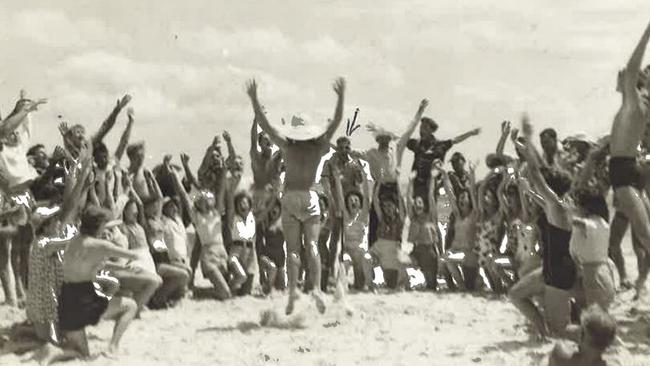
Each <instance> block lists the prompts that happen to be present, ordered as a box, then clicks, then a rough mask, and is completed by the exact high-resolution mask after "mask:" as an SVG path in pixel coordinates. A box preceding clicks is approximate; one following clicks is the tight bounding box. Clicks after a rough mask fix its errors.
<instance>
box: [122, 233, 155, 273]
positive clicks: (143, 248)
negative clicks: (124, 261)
mask: <svg viewBox="0 0 650 366" xmlns="http://www.w3.org/2000/svg"><path fill="white" fill-rule="evenodd" d="M122 229H123V232H124V234H125V235H126V237H127V238H128V239H129V250H130V251H132V252H134V253H136V254H137V255H138V259H135V260H131V261H129V263H130V264H132V265H134V266H136V267H138V268H140V269H142V270H144V271H148V272H153V273H156V264H155V263H154V261H153V257H152V256H151V253H150V252H149V245H147V236H146V234H145V232H144V229H143V228H142V226H140V224H137V223H133V224H124V225H122Z"/></svg>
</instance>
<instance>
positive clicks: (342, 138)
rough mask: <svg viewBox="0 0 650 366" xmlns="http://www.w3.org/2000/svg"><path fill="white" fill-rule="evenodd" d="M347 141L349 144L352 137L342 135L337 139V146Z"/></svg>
mask: <svg viewBox="0 0 650 366" xmlns="http://www.w3.org/2000/svg"><path fill="white" fill-rule="evenodd" d="M346 142H347V143H348V144H349V143H350V139H349V138H347V137H346V136H341V137H339V138H337V139H336V146H338V145H340V144H342V143H346Z"/></svg>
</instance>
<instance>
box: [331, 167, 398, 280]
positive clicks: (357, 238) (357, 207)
mask: <svg viewBox="0 0 650 366" xmlns="http://www.w3.org/2000/svg"><path fill="white" fill-rule="evenodd" d="M331 168H332V174H333V176H334V177H333V178H334V182H335V185H336V187H335V189H336V191H337V194H336V197H338V200H339V201H340V202H339V204H338V206H339V207H341V208H342V210H343V251H344V252H345V253H347V254H348V255H349V256H350V258H352V266H353V270H354V285H355V286H354V287H355V288H356V289H359V290H362V291H368V290H369V289H370V288H371V287H372V257H371V256H370V254H369V253H368V219H369V212H370V211H369V204H370V202H369V197H368V196H369V194H368V177H367V176H366V172H365V171H364V170H362V174H363V177H362V182H363V183H362V186H363V194H362V193H359V192H357V191H351V192H349V193H348V194H347V195H345V197H344V196H343V187H342V185H341V175H340V172H339V170H338V167H337V166H336V164H332V165H331ZM400 234H401V233H400ZM335 268H336V267H335Z"/></svg>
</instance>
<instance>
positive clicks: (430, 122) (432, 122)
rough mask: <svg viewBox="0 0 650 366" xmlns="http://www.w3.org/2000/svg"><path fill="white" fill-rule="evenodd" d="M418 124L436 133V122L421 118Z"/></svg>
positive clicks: (431, 119)
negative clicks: (426, 126) (425, 125)
mask: <svg viewBox="0 0 650 366" xmlns="http://www.w3.org/2000/svg"><path fill="white" fill-rule="evenodd" d="M420 123H423V124H427V125H429V127H431V130H433V132H436V131H438V124H437V123H436V121H434V120H433V118H429V117H422V118H421V119H420Z"/></svg>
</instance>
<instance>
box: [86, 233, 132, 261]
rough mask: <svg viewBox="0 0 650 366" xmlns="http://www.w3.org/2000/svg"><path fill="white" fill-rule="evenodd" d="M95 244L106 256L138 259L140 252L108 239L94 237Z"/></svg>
mask: <svg viewBox="0 0 650 366" xmlns="http://www.w3.org/2000/svg"><path fill="white" fill-rule="evenodd" d="M93 246H94V247H95V248H97V250H99V252H100V253H102V255H104V256H106V257H112V258H124V259H138V254H137V253H136V252H134V251H131V250H128V249H123V248H120V247H119V246H117V245H115V244H113V243H111V242H110V241H108V240H103V239H97V238H93Z"/></svg>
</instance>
